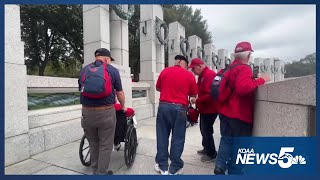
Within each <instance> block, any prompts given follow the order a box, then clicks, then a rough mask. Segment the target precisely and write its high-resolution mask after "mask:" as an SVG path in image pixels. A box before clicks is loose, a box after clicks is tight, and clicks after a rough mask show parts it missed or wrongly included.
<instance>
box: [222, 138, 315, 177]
mask: <svg viewBox="0 0 320 180" xmlns="http://www.w3.org/2000/svg"><path fill="white" fill-rule="evenodd" d="M228 142H230V145H231V146H230V147H231V151H230V152H231V160H230V161H228V163H227V166H228V172H229V174H255V175H263V174H264V175H266V174H268V175H271V174H272V175H273V174H274V175H315V173H316V161H317V155H316V148H317V147H316V138H315V137H246V138H229V141H228Z"/></svg>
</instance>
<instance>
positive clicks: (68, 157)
mask: <svg viewBox="0 0 320 180" xmlns="http://www.w3.org/2000/svg"><path fill="white" fill-rule="evenodd" d="M214 132H215V144H216V147H217V146H218V145H219V141H220V131H219V120H217V121H216V122H215V125H214ZM137 134H138V143H139V145H138V149H137V156H136V159H135V162H134V164H133V165H132V167H131V168H129V169H128V168H127V167H126V165H125V162H124V153H123V147H124V145H123V144H122V148H121V150H120V151H118V152H117V151H113V152H112V157H111V162H110V168H111V170H113V171H114V173H115V174H157V172H155V171H154V159H155V155H156V128H155V118H151V119H146V120H140V121H138V129H137ZM79 144H80V140H78V141H75V142H72V143H69V144H66V145H63V146H60V147H57V148H55V149H51V150H49V151H46V152H43V153H40V154H37V155H34V156H32V157H31V158H30V159H28V160H26V161H23V162H20V163H17V164H14V165H11V166H8V167H6V168H5V174H34V175H62V174H63V175H81V174H92V171H91V168H89V167H85V166H83V165H82V164H81V162H80V159H79V155H78V152H79ZM199 149H201V134H200V130H199V125H195V126H192V127H189V128H188V129H187V132H186V143H185V147H184V152H183V154H182V159H183V160H184V162H185V166H184V174H213V168H214V163H203V162H201V161H200V158H201V156H200V155H198V154H197V153H196V151H197V150H199Z"/></svg>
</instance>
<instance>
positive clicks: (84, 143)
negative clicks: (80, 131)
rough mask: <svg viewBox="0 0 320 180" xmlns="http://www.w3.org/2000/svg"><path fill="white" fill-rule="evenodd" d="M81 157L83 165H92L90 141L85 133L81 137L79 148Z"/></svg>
mask: <svg viewBox="0 0 320 180" xmlns="http://www.w3.org/2000/svg"><path fill="white" fill-rule="evenodd" d="M79 157H80V161H81V163H82V165H84V166H90V164H91V160H90V151H89V142H88V140H87V138H86V135H85V134H84V135H83V136H82V138H81V142H80V148H79Z"/></svg>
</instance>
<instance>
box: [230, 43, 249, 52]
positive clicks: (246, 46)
mask: <svg viewBox="0 0 320 180" xmlns="http://www.w3.org/2000/svg"><path fill="white" fill-rule="evenodd" d="M245 51H251V52H253V50H252V47H251V44H250V43H249V42H241V43H238V44H237V46H236V48H234V52H235V53H239V52H245Z"/></svg>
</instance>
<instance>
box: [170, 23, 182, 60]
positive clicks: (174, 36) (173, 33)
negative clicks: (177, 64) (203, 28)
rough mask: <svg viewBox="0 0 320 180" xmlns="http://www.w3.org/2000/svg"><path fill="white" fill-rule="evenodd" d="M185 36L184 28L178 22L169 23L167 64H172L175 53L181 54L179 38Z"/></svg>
mask: <svg viewBox="0 0 320 180" xmlns="http://www.w3.org/2000/svg"><path fill="white" fill-rule="evenodd" d="M181 37H182V38H184V37H185V28H184V27H183V26H182V25H181V24H180V23H179V22H177V21H176V22H173V23H170V24H169V44H168V45H169V46H168V50H169V52H168V54H169V57H168V62H169V63H168V65H169V66H173V65H174V61H175V60H174V57H175V56H176V55H183V54H182V51H181V49H180V38H181Z"/></svg>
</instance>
